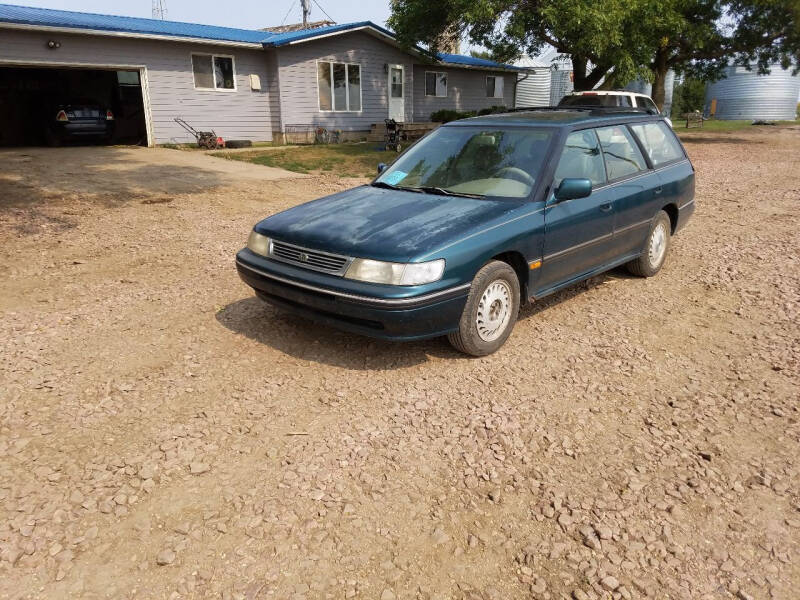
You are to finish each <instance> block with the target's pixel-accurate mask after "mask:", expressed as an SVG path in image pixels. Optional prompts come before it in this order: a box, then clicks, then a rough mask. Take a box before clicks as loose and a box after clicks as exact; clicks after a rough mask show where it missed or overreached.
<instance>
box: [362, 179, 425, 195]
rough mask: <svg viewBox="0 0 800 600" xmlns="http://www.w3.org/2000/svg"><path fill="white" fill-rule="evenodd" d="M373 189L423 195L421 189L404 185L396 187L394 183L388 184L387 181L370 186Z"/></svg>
mask: <svg viewBox="0 0 800 600" xmlns="http://www.w3.org/2000/svg"><path fill="white" fill-rule="evenodd" d="M370 185H372V187H379V188H386V189H387V190H401V191H404V192H417V193H418V194H421V193H422V190H421V189H419V188H414V187H403V186H402V185H395V184H393V183H386V182H385V181H376V182H375V183H372V184H370Z"/></svg>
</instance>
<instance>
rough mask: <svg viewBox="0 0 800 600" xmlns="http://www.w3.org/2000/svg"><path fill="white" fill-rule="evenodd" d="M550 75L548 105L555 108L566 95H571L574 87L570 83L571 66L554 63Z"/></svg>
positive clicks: (571, 82)
mask: <svg viewBox="0 0 800 600" xmlns="http://www.w3.org/2000/svg"><path fill="white" fill-rule="evenodd" d="M551 68H552V70H553V71H552V73H550V105H551V106H555V105H556V104H558V103H559V101H560V100H561V99H562V98H563V97H564V96H566V95H567V94H570V93H572V91H573V90H574V89H575V86H574V84H573V81H572V66H571V65H569V66H567V65H564V64H556V63H554V64H553V66H552V67H551Z"/></svg>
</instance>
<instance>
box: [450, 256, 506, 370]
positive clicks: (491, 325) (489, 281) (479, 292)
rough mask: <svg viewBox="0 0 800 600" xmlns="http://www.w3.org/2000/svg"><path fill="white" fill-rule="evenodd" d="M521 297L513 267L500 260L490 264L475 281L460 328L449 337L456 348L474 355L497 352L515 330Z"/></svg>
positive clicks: (482, 269) (473, 281) (484, 267)
mask: <svg viewBox="0 0 800 600" xmlns="http://www.w3.org/2000/svg"><path fill="white" fill-rule="evenodd" d="M519 299H520V291H519V280H518V279H517V274H516V273H515V272H514V269H512V268H511V267H510V266H509V265H508V264H506V263H504V262H501V261H498V260H493V261H492V262H490V263H487V264H486V265H484V266H483V268H481V270H480V271H478V274H477V275H475V279H473V280H472V287H471V288H470V290H469V296H468V297H467V304H466V306H465V307H464V312H463V313H462V315H461V320H460V321H459V324H458V331H456V332H454V333H451V334H450V335H448V336H447V339H448V340H449V341H450V343H451V344H452V345H453V347H454V348H455V349H456V350H459V351H460V352H463V353H465V354H471V355H472V356H486V355H487V354H491V353H492V352H495V351H496V350H497V349H498V348H500V346H502V345H503V344H504V343H505V341H506V340H507V339H508V336H509V335H511V330H512V329H514V324H515V323H516V322H517V315H518V313H519Z"/></svg>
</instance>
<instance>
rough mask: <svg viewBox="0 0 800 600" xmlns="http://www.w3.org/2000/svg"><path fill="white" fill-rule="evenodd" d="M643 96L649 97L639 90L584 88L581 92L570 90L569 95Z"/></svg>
mask: <svg viewBox="0 0 800 600" xmlns="http://www.w3.org/2000/svg"><path fill="white" fill-rule="evenodd" d="M587 94H588V95H590V96H644V97H645V98H649V97H650V96H648V95H647V94H643V93H641V92H629V91H628V90H585V91H583V92H570V96H586V95H587Z"/></svg>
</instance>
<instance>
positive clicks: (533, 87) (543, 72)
mask: <svg viewBox="0 0 800 600" xmlns="http://www.w3.org/2000/svg"><path fill="white" fill-rule="evenodd" d="M514 65H516V66H517V67H522V68H523V69H531V71H529V72H527V73H523V74H520V75H519V76H518V78H517V90H516V94H515V95H514V107H515V108H523V107H526V106H549V105H550V65H549V64H547V63H545V62H543V61H541V60H539V59H537V58H533V57H531V56H528V55H525V56H523V57H522V58H520V59H519V60H518V61H516V62H515V63H514Z"/></svg>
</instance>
